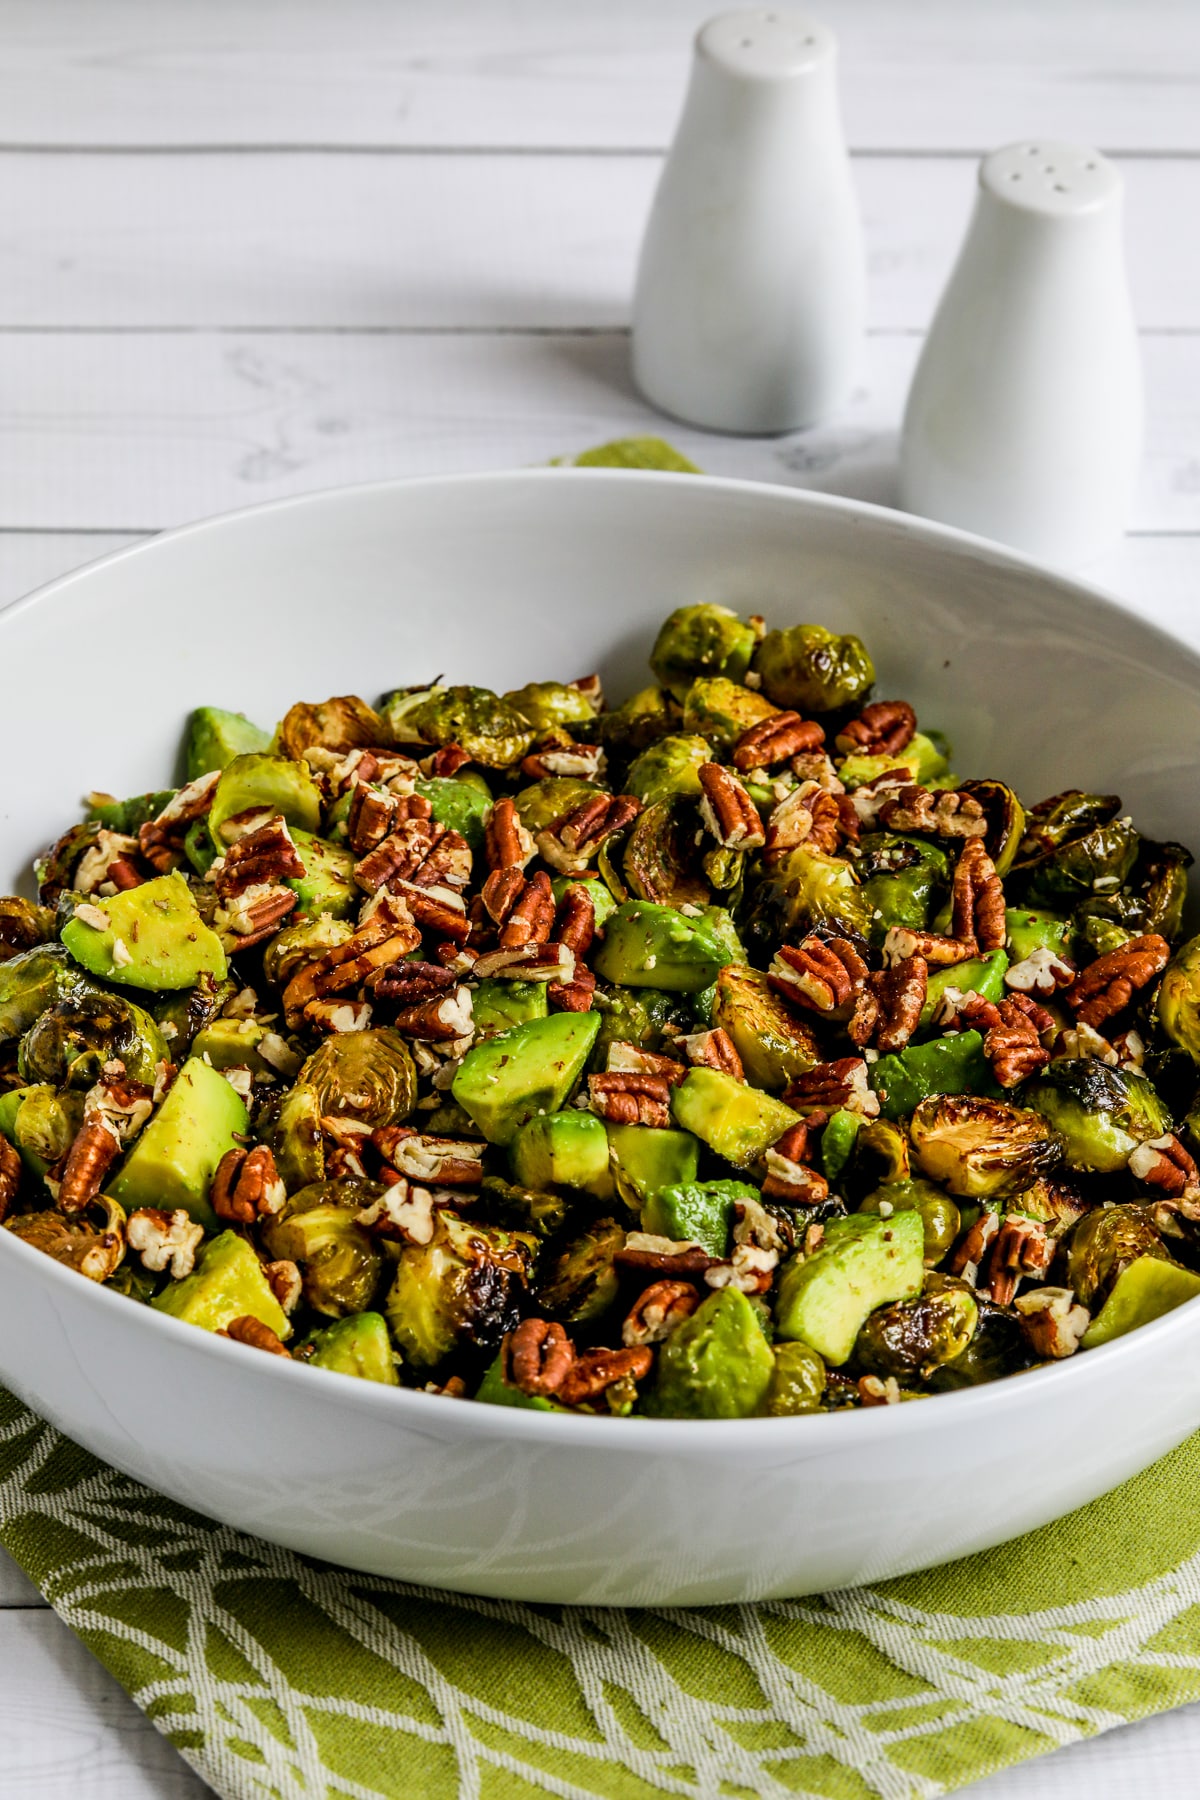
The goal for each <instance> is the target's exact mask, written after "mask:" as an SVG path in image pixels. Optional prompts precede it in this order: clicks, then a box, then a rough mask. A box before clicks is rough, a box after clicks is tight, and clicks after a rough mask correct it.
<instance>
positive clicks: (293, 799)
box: [208, 752, 321, 854]
mask: <svg viewBox="0 0 1200 1800" xmlns="http://www.w3.org/2000/svg"><path fill="white" fill-rule="evenodd" d="M247 812H263V813H282V814H283V816H284V818H285V819H286V820H287V822H288V824H289V825H290V826H292V827H298V828H299V829H300V830H301V831H319V830H320V828H321V790H320V788H318V786H317V784H316V782H315V781H314V780H313V778H312V775H311V773H310V771H309V767H308V764H307V763H304V762H296V761H293V759H292V758H291V757H287V756H268V755H266V754H265V753H264V754H259V753H257V752H254V753H252V754H250V755H246V756H235V757H234V759H233V761H232V762H231V763H229V764H227V765H226V767H225V768H224V769H223V770H222V772H221V779H220V781H218V783H217V785H216V788H215V790H214V792H213V798H212V805H211V807H210V808H209V812H208V829H209V834H210V836H211V837H212V841H213V843H214V844H215V845H216V847H217V849H218V850H219V851H220V852H221V853H222V854H223V853H224V852H225V851H226V850H228V848H229V845H230V843H231V842H232V841H233V838H234V837H235V836H236V833H235V832H233V831H232V830H231V831H230V832H229V833H228V834H226V833H225V832H223V831H222V826H223V825H224V824H225V822H226V820H227V819H236V818H238V817H239V816H240V815H241V814H242V813H247Z"/></svg>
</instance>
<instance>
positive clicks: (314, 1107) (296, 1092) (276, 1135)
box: [262, 1082, 325, 1194]
mask: <svg viewBox="0 0 1200 1800" xmlns="http://www.w3.org/2000/svg"><path fill="white" fill-rule="evenodd" d="M321 1112H322V1106H321V1096H320V1095H319V1094H318V1092H317V1090H316V1088H313V1087H309V1086H308V1085H307V1084H306V1083H304V1082H300V1083H298V1084H297V1085H296V1086H295V1087H294V1088H290V1089H289V1090H288V1092H287V1093H286V1094H284V1095H282V1096H281V1097H280V1099H279V1100H278V1101H277V1103H276V1104H275V1106H274V1108H273V1109H272V1110H271V1111H270V1112H269V1113H268V1114H267V1115H266V1117H265V1118H264V1120H263V1127H262V1129H263V1136H264V1140H265V1142H267V1143H268V1144H270V1146H271V1149H272V1151H273V1153H274V1156H275V1166H276V1168H277V1169H278V1171H279V1178H280V1180H281V1181H282V1182H283V1184H284V1186H285V1187H286V1188H287V1190H288V1193H289V1194H294V1193H295V1192H296V1190H297V1189H298V1188H306V1187H310V1186H311V1185H312V1184H313V1183H314V1182H318V1181H324V1179H325V1139H324V1137H323V1136H322V1133H321Z"/></svg>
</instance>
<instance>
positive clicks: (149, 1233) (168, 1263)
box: [125, 1206, 204, 1281]
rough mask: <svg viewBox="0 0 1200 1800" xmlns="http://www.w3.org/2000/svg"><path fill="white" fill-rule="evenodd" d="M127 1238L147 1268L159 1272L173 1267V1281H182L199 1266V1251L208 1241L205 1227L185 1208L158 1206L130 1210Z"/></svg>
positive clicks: (126, 1230)
mask: <svg viewBox="0 0 1200 1800" xmlns="http://www.w3.org/2000/svg"><path fill="white" fill-rule="evenodd" d="M125 1240H126V1242H127V1243H128V1245H129V1248H130V1249H131V1250H136V1251H137V1253H138V1255H139V1256H140V1257H141V1259H142V1262H143V1263H144V1264H145V1266H146V1268H148V1269H152V1270H154V1272H155V1273H156V1274H157V1273H159V1272H160V1271H161V1270H163V1269H170V1271H171V1279H172V1281H182V1280H183V1277H184V1276H185V1275H190V1274H191V1272H192V1270H193V1268H194V1267H195V1265H196V1252H197V1250H198V1249H199V1248H200V1245H201V1244H202V1243H203V1242H204V1227H203V1225H197V1224H196V1223H195V1221H194V1220H193V1219H192V1216H191V1214H190V1213H187V1212H185V1211H184V1210H183V1208H182V1207H179V1208H177V1210H176V1211H175V1212H164V1211H162V1210H161V1209H160V1208H158V1207H154V1206H143V1207H139V1208H138V1210H137V1212H132V1213H130V1215H129V1222H128V1224H127V1225H126V1227H125Z"/></svg>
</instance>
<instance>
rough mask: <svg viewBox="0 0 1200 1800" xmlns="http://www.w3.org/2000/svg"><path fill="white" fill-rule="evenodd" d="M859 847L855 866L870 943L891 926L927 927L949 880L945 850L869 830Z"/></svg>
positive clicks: (879, 938) (914, 840)
mask: <svg viewBox="0 0 1200 1800" xmlns="http://www.w3.org/2000/svg"><path fill="white" fill-rule="evenodd" d="M860 851H861V856H860V860H859V862H858V864H857V869H858V874H859V878H860V880H861V882H862V897H863V900H864V901H865V902H866V905H867V907H868V908H869V914H868V917H869V919H870V931H871V941H872V943H875V944H882V942H883V940H884V938H885V937H886V936H887V934H888V932H889V931H890V930H891V928H892V926H893V925H907V926H910V927H911V928H912V929H914V930H921V929H922V928H923V927H925V926H926V925H928V923H929V921H930V918H931V916H932V914H933V912H934V910H935V908H936V906H937V904H938V901H939V899H940V897H941V896H942V895H944V894H945V892H946V890H947V888H948V887H949V883H950V861H949V858H948V857H947V855H946V853H945V851H944V850H940V849H939V848H938V846H937V845H936V844H931V843H929V842H928V841H927V840H926V839H924V838H914V837H900V836H898V835H897V834H895V833H893V832H871V833H870V834H869V835H868V836H867V837H864V838H863V840H862V843H861V845H860Z"/></svg>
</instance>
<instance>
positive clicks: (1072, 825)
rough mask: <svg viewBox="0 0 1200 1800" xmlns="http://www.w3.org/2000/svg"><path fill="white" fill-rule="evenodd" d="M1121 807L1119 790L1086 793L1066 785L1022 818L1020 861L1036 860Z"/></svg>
mask: <svg viewBox="0 0 1200 1800" xmlns="http://www.w3.org/2000/svg"><path fill="white" fill-rule="evenodd" d="M1120 810H1121V799H1120V795H1119V794H1087V793H1084V791H1083V790H1082V789H1081V788H1068V789H1067V790H1066V792H1065V793H1062V794H1055V795H1054V796H1053V798H1052V799H1050V800H1043V801H1041V802H1040V803H1039V804H1038V805H1037V806H1035V807H1034V808H1033V809H1032V811H1031V812H1030V814H1029V816H1028V819H1027V820H1026V831H1025V837H1024V839H1023V840H1022V843H1021V847H1020V856H1021V862H1022V864H1025V863H1027V862H1034V861H1037V860H1038V858H1040V857H1043V856H1048V855H1049V854H1050V853H1051V852H1052V851H1054V850H1060V849H1061V848H1062V846H1063V845H1064V844H1067V843H1071V842H1073V841H1074V839H1076V838H1080V837H1086V835H1087V834H1088V832H1089V831H1092V830H1094V829H1095V827H1096V826H1097V825H1107V824H1108V822H1109V821H1110V819H1115V818H1116V816H1117V814H1118V813H1119V812H1120Z"/></svg>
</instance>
